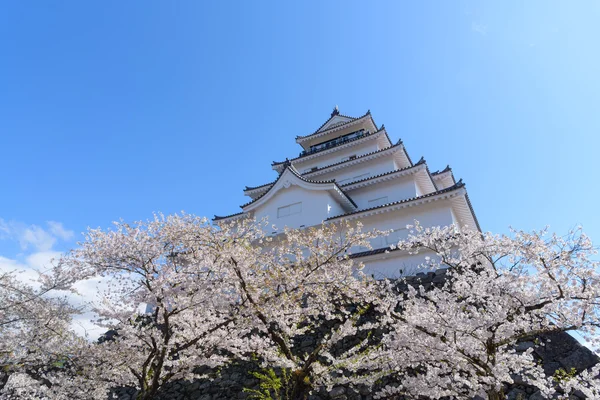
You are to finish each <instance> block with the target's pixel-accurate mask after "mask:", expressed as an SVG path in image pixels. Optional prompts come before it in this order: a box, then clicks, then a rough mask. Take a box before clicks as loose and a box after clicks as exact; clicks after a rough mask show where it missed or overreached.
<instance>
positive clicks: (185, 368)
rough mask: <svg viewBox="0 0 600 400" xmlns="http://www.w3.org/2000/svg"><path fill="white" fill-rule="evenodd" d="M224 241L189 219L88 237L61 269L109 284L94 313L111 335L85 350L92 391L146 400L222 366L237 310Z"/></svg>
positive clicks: (81, 365)
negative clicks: (133, 393) (221, 251)
mask: <svg viewBox="0 0 600 400" xmlns="http://www.w3.org/2000/svg"><path fill="white" fill-rule="evenodd" d="M225 234H226V233H225V232H221V231H219V230H215V229H214V228H213V227H212V226H210V225H209V224H208V223H207V220H206V219H203V218H198V217H194V216H190V215H185V214H184V215H181V216H178V215H173V216H167V217H165V216H162V215H159V216H155V218H154V219H153V220H150V221H148V222H139V223H136V224H132V225H129V224H125V223H116V224H115V228H114V229H113V230H108V231H103V230H100V229H93V230H90V231H89V232H88V233H87V237H86V240H85V241H84V242H83V243H81V246H80V247H79V248H78V249H76V250H74V251H73V252H72V253H71V254H70V255H69V256H68V257H66V258H65V259H63V260H62V265H65V266H68V268H71V269H75V270H80V271H87V275H88V276H101V277H102V278H103V280H104V282H105V284H106V286H107V289H106V290H105V291H104V292H103V293H102V303H101V304H98V305H97V306H96V307H95V310H94V311H95V312H96V313H97V315H98V316H99V319H98V321H97V323H99V324H101V325H102V326H104V327H106V329H109V330H110V333H111V334H112V335H111V336H110V338H107V339H106V340H103V341H101V343H88V344H86V346H84V348H80V349H79V357H74V358H76V361H75V366H74V368H76V370H77V374H78V375H79V376H81V375H84V376H87V378H88V381H89V382H90V383H91V384H92V386H94V387H97V386H98V385H104V386H105V387H106V388H107V389H108V388H111V387H122V386H130V387H134V388H136V389H138V395H137V398H138V399H140V400H141V399H150V398H154V397H155V396H156V395H157V393H158V391H159V390H160V388H161V387H163V386H164V385H165V384H167V383H168V382H170V381H172V380H175V379H186V378H191V377H193V376H194V369H195V368H196V367H198V366H202V365H213V366H214V365H218V364H219V363H221V362H223V361H224V360H225V358H224V357H223V356H221V355H219V353H218V351H217V350H218V349H220V348H223V347H227V345H226V342H227V339H228V338H230V337H231V335H230V334H229V330H230V328H231V326H233V325H234V322H235V318H236V316H235V307H237V301H236V299H235V298H234V297H232V296H235V291H234V290H233V287H232V286H231V279H230V278H229V276H228V271H227V270H223V269H220V265H219V264H218V263H215V262H214V257H215V254H214V251H213V249H214V247H215V246H216V244H217V243H219V242H220V241H221V240H222V236H223V235H225ZM143 304H146V305H148V307H149V308H150V309H151V312H148V313H147V312H144V311H143V310H140V305H143ZM65 379H66V380H67V381H68V377H67V378H65ZM56 384H57V385H58V386H59V387H60V386H61V385H62V386H64V382H63V383H61V382H60V381H59V380H58V381H57V382H56Z"/></svg>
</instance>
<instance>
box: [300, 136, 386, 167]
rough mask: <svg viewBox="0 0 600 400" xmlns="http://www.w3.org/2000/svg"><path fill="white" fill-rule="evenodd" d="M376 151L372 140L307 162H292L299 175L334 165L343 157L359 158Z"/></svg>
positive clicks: (374, 142)
mask: <svg viewBox="0 0 600 400" xmlns="http://www.w3.org/2000/svg"><path fill="white" fill-rule="evenodd" d="M377 150H379V146H378V144H377V140H374V139H372V140H368V141H366V142H365V143H362V144H359V145H354V146H350V147H348V148H346V149H343V150H339V151H334V152H332V153H329V154H326V155H322V156H319V157H317V158H314V159H311V160H309V161H304V162H302V161H300V162H294V166H295V167H296V169H297V170H298V171H299V172H300V173H304V171H305V170H306V169H310V168H312V167H325V166H327V165H331V164H335V163H338V162H340V161H342V160H343V159H344V158H345V157H348V156H351V155H353V154H354V155H356V156H357V157H360V156H362V155H364V154H367V153H371V152H373V151H377Z"/></svg>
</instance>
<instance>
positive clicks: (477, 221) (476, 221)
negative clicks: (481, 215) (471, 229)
mask: <svg viewBox="0 0 600 400" xmlns="http://www.w3.org/2000/svg"><path fill="white" fill-rule="evenodd" d="M461 181H462V179H461ZM459 182H460V181H459ZM465 198H466V199H467V204H468V205H469V210H471V214H473V219H474V220H475V225H477V230H478V231H479V232H483V231H482V230H481V226H479V220H478V219H477V215H475V210H473V205H472V204H471V199H469V194H468V193H467V194H465Z"/></svg>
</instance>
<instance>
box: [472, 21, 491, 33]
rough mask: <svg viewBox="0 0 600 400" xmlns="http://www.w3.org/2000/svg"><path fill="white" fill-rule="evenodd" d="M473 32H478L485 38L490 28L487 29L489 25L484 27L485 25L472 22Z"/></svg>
mask: <svg viewBox="0 0 600 400" xmlns="http://www.w3.org/2000/svg"><path fill="white" fill-rule="evenodd" d="M471 30H472V31H473V32H477V33H479V34H480V35H483V36H485V35H487V31H488V27H487V25H484V24H479V23H477V22H472V23H471Z"/></svg>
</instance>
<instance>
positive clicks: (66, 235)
mask: <svg viewBox="0 0 600 400" xmlns="http://www.w3.org/2000/svg"><path fill="white" fill-rule="evenodd" d="M47 224H48V227H49V228H50V232H51V233H52V234H53V235H55V236H57V237H59V238H61V239H62V240H71V239H72V238H73V235H74V234H73V231H70V230H67V229H65V227H64V226H63V224H62V223H60V222H56V221H48V222H47Z"/></svg>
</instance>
